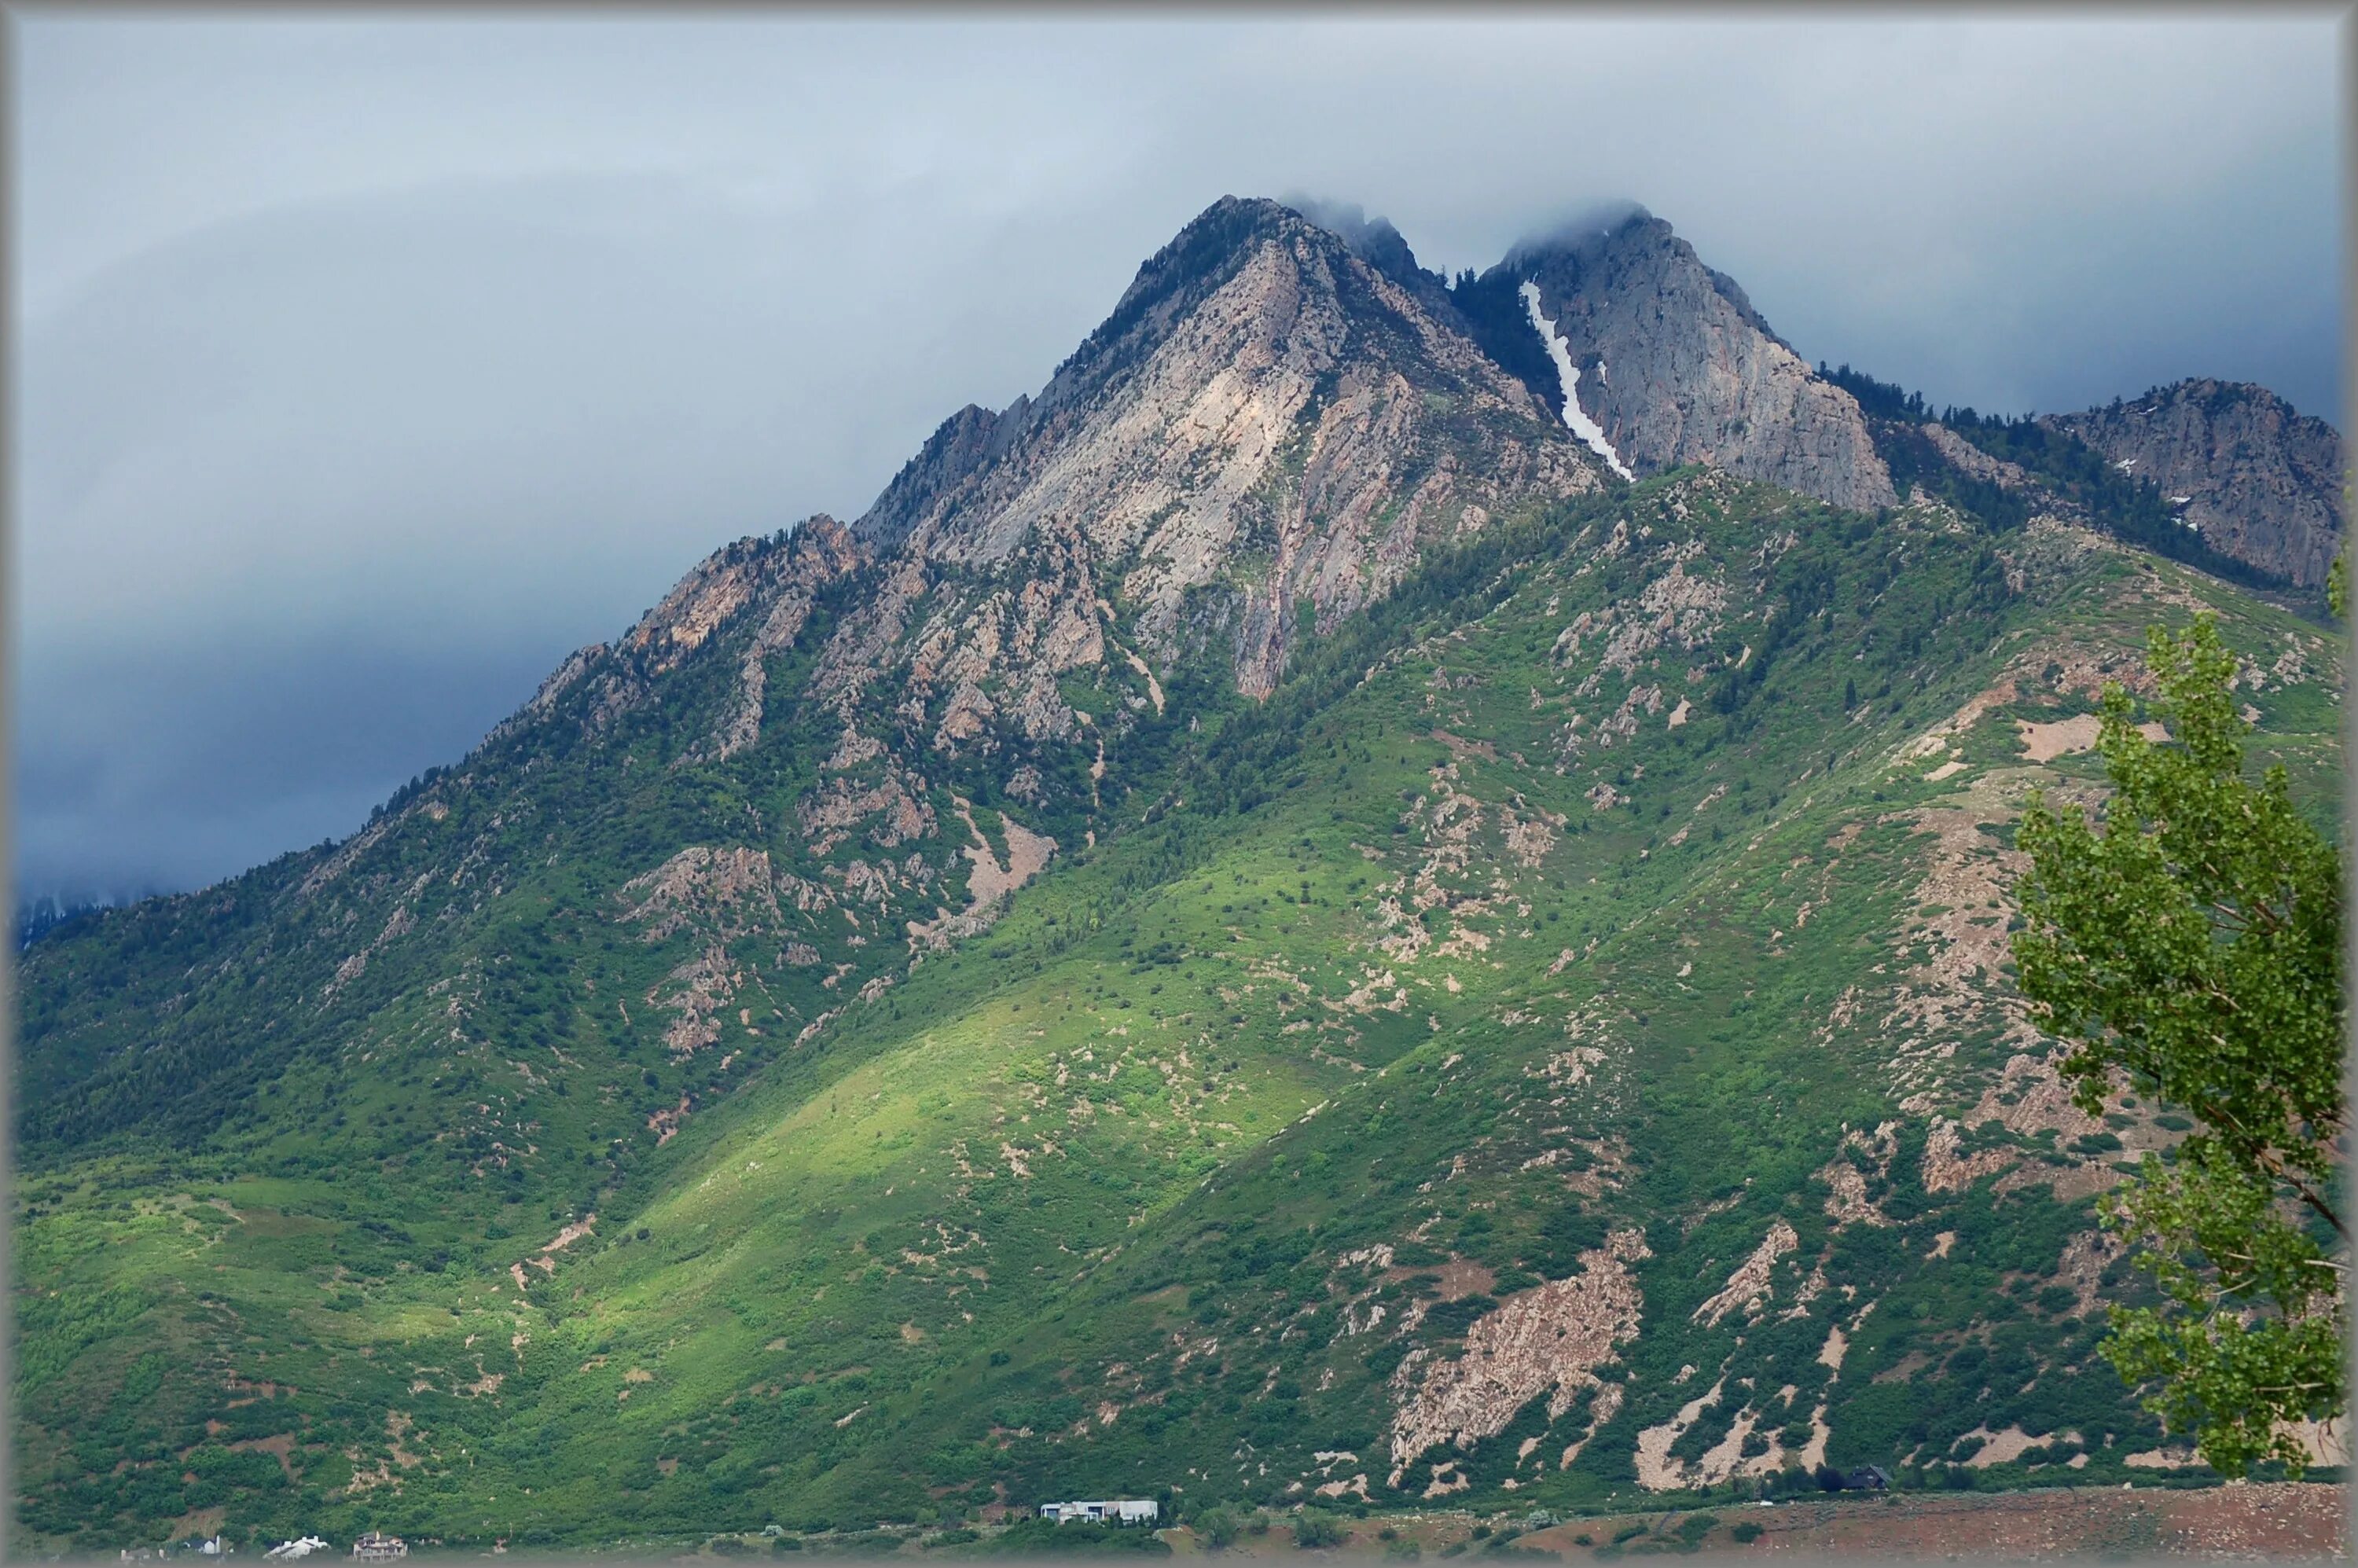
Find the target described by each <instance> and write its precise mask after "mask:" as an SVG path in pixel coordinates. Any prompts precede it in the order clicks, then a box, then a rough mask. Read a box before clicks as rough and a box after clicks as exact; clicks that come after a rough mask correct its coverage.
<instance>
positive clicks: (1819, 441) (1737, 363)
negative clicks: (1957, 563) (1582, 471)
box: [1486, 206, 1896, 508]
mask: <svg viewBox="0 0 2358 1568" xmlns="http://www.w3.org/2000/svg"><path fill="white" fill-rule="evenodd" d="M1486 281H1491V282H1492V285H1493V287H1494V288H1495V287H1497V286H1498V284H1499V283H1512V284H1515V285H1521V284H1526V283H1528V284H1530V285H1531V286H1533V287H1535V288H1536V290H1537V299H1536V302H1535V303H1534V304H1533V305H1532V306H1531V316H1532V319H1533V321H1534V323H1535V324H1538V323H1545V324H1546V325H1545V326H1543V327H1541V330H1543V331H1545V332H1547V333H1548V334H1550V335H1551V336H1553V337H1558V338H1561V339H1562V340H1563V353H1564V357H1565V359H1566V360H1567V361H1568V362H1569V364H1570V367H1571V370H1572V371H1573V372H1574V375H1573V377H1572V379H1573V381H1574V387H1573V388H1572V389H1571V392H1570V395H1572V396H1574V398H1576V400H1577V403H1578V406H1579V409H1580V410H1581V412H1582V413H1583V414H1584V415H1585V417H1586V419H1587V420H1588V421H1591V422H1593V423H1594V425H1595V427H1596V428H1597V430H1598V431H1600V432H1601V438H1602V440H1603V441H1605V442H1606V443H1609V444H1610V446H1611V447H1612V449H1613V450H1614V451H1615V453H1616V454H1617V457H1618V458H1619V459H1620V460H1622V461H1623V462H1625V463H1626V464H1627V465H1628V467H1629V468H1630V469H1632V470H1634V471H1635V472H1637V473H1638V474H1639V475H1645V474H1650V473H1658V472H1660V471H1661V470H1664V469H1669V468H1675V467H1678V466H1679V465H1681V464H1683V463H1693V462H1704V463H1710V464H1712V465H1714V466H1715V467H1718V468H1723V469H1725V470H1728V471H1729V472H1731V473H1736V474H1741V475H1744V476H1745V477H1747V478H1749V479H1761V480H1767V481H1770V482H1772V483H1776V484H1781V485H1784V486H1786V487H1787V488H1788V489H1791V490H1797V491H1800V492H1802V493H1803V494H1806V495H1813V496H1816V497H1818V498H1819V499H1821V500H1824V501H1829V502H1832V503H1834V504H1836V505H1841V506H1852V507H1859V508H1868V507H1874V506H1881V505H1887V504H1890V503H1892V502H1893V501H1894V500H1895V499H1896V497H1895V495H1894V493H1893V491H1892V486H1891V475H1890V472H1889V470H1887V468H1886V467H1885V466H1884V463H1883V461H1882V460H1881V459H1880V458H1878V457H1877V455H1876V451H1875V445H1874V441H1873V439H1872V438H1871V437H1870V436H1869V434H1868V431H1867V427H1866V419H1865V417H1864V416H1862V415H1861V413H1860V411H1859V407H1858V405H1857V403H1856V402H1855V400H1853V398H1852V397H1851V395H1849V394H1848V393H1846V392H1844V391H1843V390H1842V389H1841V388H1840V387H1837V386H1834V385H1833V384H1829V383H1827V382H1825V381H1823V380H1822V379H1820V378H1819V377H1818V376H1817V375H1816V374H1815V373H1813V372H1812V370H1811V368H1810V366H1809V365H1808V363H1807V362H1804V361H1803V360H1802V359H1801V356H1800V355H1799V354H1798V353H1796V352H1794V351H1793V349H1792V347H1791V346H1790V344H1788V343H1787V342H1785V341H1784V340H1783V339H1781V338H1779V336H1777V334H1776V332H1775V331H1774V330H1771V329H1770V327H1769V326H1768V322H1767V321H1766V320H1765V319H1762V317H1761V315H1760V313H1759V312H1758V310H1756V309H1754V308H1753V307H1752V302H1751V301H1750V300H1749V299H1748V298H1747V297H1745V293H1744V290H1743V289H1742V288H1740V287H1737V286H1736V282H1735V280H1734V279H1732V278H1730V277H1728V276H1726V275H1725V274H1724V273H1721V272H1718V271H1716V270H1714V269H1713V268H1712V267H1709V266H1707V265H1704V262H1703V261H1702V259H1701V258H1700V257H1698V256H1697V255H1696V254H1695V251H1694V247H1693V245H1691V244H1689V243H1687V242H1686V241H1685V240H1683V239H1682V238H1680V237H1679V236H1678V235H1677V234H1676V233H1674V232H1672V231H1671V226H1670V224H1668V223H1666V222H1663V221H1662V220H1661V219H1660V218H1657V217H1655V216H1654V215H1653V214H1652V213H1650V212H1649V211H1646V210H1645V209H1644V208H1643V207H1636V206H1632V207H1631V208H1629V209H1628V210H1627V211H1624V212H1622V213H1620V214H1619V215H1618V216H1617V217H1611V218H1608V219H1607V220H1606V221H1602V222H1584V223H1583V224H1582V225H1581V226H1580V227H1579V228H1578V229H1577V230H1576V231H1566V232H1559V233H1558V234H1556V235H1554V236H1552V237H1550V238H1548V239H1544V240H1539V241H1532V242H1527V243H1524V244H1522V245H1520V246H1518V247H1517V248H1516V249H1515V251H1514V252H1513V253H1511V254H1509V257H1508V259H1507V261H1506V262H1504V263H1502V264H1501V265H1500V266H1499V267H1498V268H1496V269H1494V271H1493V274H1492V275H1489V276H1488V278H1487V279H1486Z"/></svg>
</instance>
